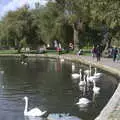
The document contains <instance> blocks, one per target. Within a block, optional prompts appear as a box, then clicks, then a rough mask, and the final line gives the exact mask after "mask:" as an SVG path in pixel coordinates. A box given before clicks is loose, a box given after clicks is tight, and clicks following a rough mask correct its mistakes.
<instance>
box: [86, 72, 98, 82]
mask: <svg viewBox="0 0 120 120" xmlns="http://www.w3.org/2000/svg"><path fill="white" fill-rule="evenodd" d="M98 79H99V77H98V76H89V74H87V82H93V80H95V81H96V80H98Z"/></svg>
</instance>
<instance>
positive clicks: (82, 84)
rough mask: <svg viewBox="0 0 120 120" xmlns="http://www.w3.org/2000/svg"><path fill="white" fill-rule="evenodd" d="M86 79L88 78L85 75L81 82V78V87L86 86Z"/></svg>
mask: <svg viewBox="0 0 120 120" xmlns="http://www.w3.org/2000/svg"><path fill="white" fill-rule="evenodd" d="M85 79H86V76H85V75H84V77H83V80H81V77H80V82H79V86H85V85H86V81H85Z"/></svg>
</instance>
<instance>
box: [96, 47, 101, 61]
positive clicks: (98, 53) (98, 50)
mask: <svg viewBox="0 0 120 120" xmlns="http://www.w3.org/2000/svg"><path fill="white" fill-rule="evenodd" d="M96 57H97V61H100V57H101V50H100V45H97V47H96Z"/></svg>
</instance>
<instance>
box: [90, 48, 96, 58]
mask: <svg viewBox="0 0 120 120" xmlns="http://www.w3.org/2000/svg"><path fill="white" fill-rule="evenodd" d="M91 53H92V57H93V58H94V57H95V56H96V48H95V47H94V46H93V48H92V50H91Z"/></svg>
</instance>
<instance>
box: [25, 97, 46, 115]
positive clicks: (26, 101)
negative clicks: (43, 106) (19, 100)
mask: <svg viewBox="0 0 120 120" xmlns="http://www.w3.org/2000/svg"><path fill="white" fill-rule="evenodd" d="M23 99H24V100H25V110H24V116H33V117H37V116H42V115H44V114H45V113H46V112H47V111H44V112H42V111H41V110H40V109H39V108H33V109H31V110H30V111H28V110H27V109H28V97H26V96H25V97H24V98H23Z"/></svg>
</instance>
